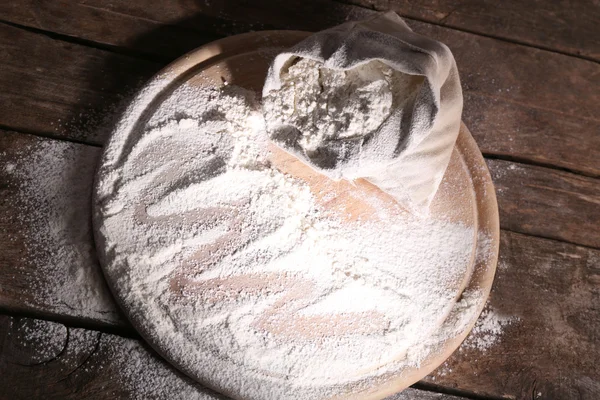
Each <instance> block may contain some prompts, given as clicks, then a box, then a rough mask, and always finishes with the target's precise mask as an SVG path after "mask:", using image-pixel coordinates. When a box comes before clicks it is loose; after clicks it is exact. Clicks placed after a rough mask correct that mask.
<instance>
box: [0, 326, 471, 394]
mask: <svg viewBox="0 0 600 400" xmlns="http://www.w3.org/2000/svg"><path fill="white" fill-rule="evenodd" d="M0 376H2V379H3V381H4V382H10V384H8V385H7V384H2V385H0V398H1V399H61V400H69V399H74V400H75V399H77V400H79V399H108V398H118V399H140V398H143V399H149V398H151V399H205V400H208V399H225V397H223V396H220V395H218V394H216V393H214V392H212V391H210V390H209V389H206V388H203V387H202V386H200V385H198V384H196V383H194V382H192V381H191V380H190V379H189V378H187V377H185V376H183V375H182V374H181V373H179V372H178V371H176V370H174V369H173V368H172V367H171V366H169V365H168V364H167V363H166V362H164V361H163V360H162V359H161V358H160V357H159V356H157V355H156V353H154V352H153V351H152V350H150V349H149V348H148V347H147V346H146V345H145V344H143V343H141V342H140V341H138V340H135V339H128V338H123V337H120V336H116V335H112V334H106V333H102V332H98V331H92V330H86V329H82V328H72V327H68V326H65V325H62V324H59V323H55V322H50V321H44V320H36V319H30V318H14V317H8V316H4V315H0ZM409 399H410V400H460V399H461V397H457V396H449V395H445V394H439V393H430V392H426V391H422V390H416V389H407V390H405V391H404V392H402V393H400V394H397V395H394V396H391V397H389V398H388V399H387V400H409Z"/></svg>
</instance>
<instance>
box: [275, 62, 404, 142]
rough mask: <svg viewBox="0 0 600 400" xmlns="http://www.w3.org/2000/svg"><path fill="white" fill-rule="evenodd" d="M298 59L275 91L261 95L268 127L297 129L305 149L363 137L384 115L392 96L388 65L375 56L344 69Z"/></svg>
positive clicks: (378, 125) (390, 106)
mask: <svg viewBox="0 0 600 400" xmlns="http://www.w3.org/2000/svg"><path fill="white" fill-rule="evenodd" d="M320 65H322V64H321V63H319V62H317V61H313V60H308V59H302V60H300V61H298V62H297V63H296V64H294V65H292V66H290V68H289V69H288V70H287V73H286V75H285V76H284V77H283V78H282V86H281V88H280V89H279V90H278V91H276V92H275V91H274V92H270V93H269V95H267V96H266V97H265V115H266V121H267V123H268V127H267V128H269V131H271V132H273V131H276V130H277V129H278V128H281V127H293V128H295V129H297V130H298V132H297V133H298V134H299V136H300V137H299V140H298V144H299V145H300V146H301V147H302V149H303V150H305V151H307V152H308V153H312V152H316V151H318V150H319V148H321V147H323V146H324V145H325V144H326V142H327V141H329V140H335V139H340V138H342V139H348V138H357V137H364V136H368V135H369V134H371V133H372V132H373V131H375V130H376V129H377V128H379V127H380V126H381V124H382V123H383V121H385V119H386V118H387V117H388V116H389V115H390V112H391V108H392V100H393V94H392V92H393V90H394V88H393V87H392V85H393V82H392V76H393V71H392V69H391V68H390V67H388V66H385V65H384V64H382V63H380V62H378V61H375V62H371V63H368V64H365V65H361V66H359V67H357V68H355V69H352V70H349V71H341V70H333V69H328V68H323V67H320Z"/></svg>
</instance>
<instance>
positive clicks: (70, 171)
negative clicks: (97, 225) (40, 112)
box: [0, 137, 120, 323]
mask: <svg viewBox="0 0 600 400" xmlns="http://www.w3.org/2000/svg"><path fill="white" fill-rule="evenodd" d="M26 138H27V140H28V141H29V142H30V143H31V144H30V145H29V146H23V147H20V149H19V151H20V152H21V153H11V154H8V153H0V165H4V173H5V175H4V176H6V178H7V182H6V185H7V187H9V188H10V189H11V190H14V193H15V196H14V197H12V198H11V205H10V206H11V213H10V215H15V216H16V221H15V226H16V227H18V229H14V230H11V233H10V235H11V236H9V239H10V240H11V241H16V242H17V243H21V242H22V243H23V246H24V248H25V250H26V251H25V252H23V256H22V258H21V259H20V260H19V263H20V265H16V266H13V268H18V267H19V266H22V267H23V270H24V271H25V272H26V273H24V274H19V275H17V278H18V279H22V280H23V281H22V282H21V281H15V283H14V284H13V283H11V285H12V286H14V287H19V286H21V285H26V287H27V294H28V296H26V297H24V301H27V302H28V304H27V305H28V306H33V307H36V308H39V309H42V310H43V311H44V312H50V313H55V314H60V315H63V316H65V315H67V316H71V317H79V318H89V319H92V320H94V321H104V322H109V323H115V322H118V321H120V317H119V315H118V313H117V309H116V307H115V305H114V303H113V301H112V298H111V295H110V293H109V292H108V288H107V287H106V285H105V283H104V278H103V276H102V272H101V271H100V269H99V266H98V262H97V257H96V251H95V249H94V245H93V236H92V228H91V210H90V203H91V192H92V188H91V186H90V179H91V177H92V176H93V174H94V169H95V160H96V158H97V156H98V154H99V149H97V148H93V147H89V146H83V145H79V144H74V143H68V142H61V141H55V140H50V139H39V138H34V137H26ZM6 159H11V160H12V162H11V163H8V162H6V161H5V160H6ZM21 235H22V236H21ZM11 278H12V277H7V278H6V279H11ZM26 299H27V300H26Z"/></svg>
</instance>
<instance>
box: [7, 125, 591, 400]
mask: <svg viewBox="0 0 600 400" xmlns="http://www.w3.org/2000/svg"><path fill="white" fill-rule="evenodd" d="M0 137H1V138H2V139H1V141H0V148H2V149H6V150H4V151H3V157H5V158H3V159H2V160H0V165H1V166H3V168H2V169H0V171H3V172H1V174H2V175H1V176H2V179H0V182H3V183H4V182H6V183H7V184H5V185H3V187H2V192H0V193H1V195H0V206H1V207H3V209H2V211H3V215H13V218H14V219H16V220H18V219H19V218H20V217H19V215H20V211H19V210H18V209H14V208H12V209H11V207H14V204H15V203H14V200H15V199H18V198H20V197H19V195H18V193H16V192H15V190H18V188H15V187H14V186H13V185H14V184H15V183H19V182H20V183H21V184H23V183H24V181H20V180H17V181H15V180H14V178H13V177H12V174H14V170H15V169H14V168H17V167H18V166H20V165H21V166H22V164H20V163H19V160H31V162H35V161H36V160H37V161H38V162H40V161H41V160H43V158H39V156H36V155H35V154H36V153H35V150H36V148H38V147H36V144H37V145H39V143H40V142H51V143H53V146H60V147H64V146H67V147H66V148H75V149H78V150H77V152H86V151H87V149H91V150H92V152H94V153H97V152H98V150H97V149H95V148H92V147H89V146H85V145H80V144H71V143H64V142H61V141H56V140H51V139H42V138H37V137H32V136H28V135H23V134H16V133H7V132H4V133H2V136H0ZM44 150H45V152H46V153H50V154H52V153H54V151H51V150H50V148H48V147H46V148H44ZM67 159H68V160H74V161H77V160H79V161H78V162H79V164H77V167H76V169H77V170H79V171H82V172H83V171H88V172H87V173H88V174H89V175H88V176H83V175H82V177H81V178H80V179H81V180H82V181H86V182H89V186H86V187H87V188H88V190H89V188H90V187H91V178H92V176H91V171H92V170H93V169H92V168H90V167H89V165H90V164H94V162H95V159H94V157H79V158H78V157H73V158H70V157H69V158H67ZM82 160H85V161H82ZM7 165H14V167H13V168H12V171H13V172H10V173H7V168H6V166H7ZM86 165H88V166H86ZM65 167H66V166H65V165H63V166H62V168H65ZM490 168H491V171H492V176H493V177H495V179H496V184H497V185H498V188H499V191H498V199H499V203H500V208H501V210H503V207H507V205H506V204H509V205H510V201H512V200H510V199H517V200H518V199H519V198H524V199H527V198H529V199H533V200H537V202H533V200H531V201H532V202H533V203H532V204H531V205H530V208H527V207H526V206H522V207H523V208H526V209H531V210H536V209H537V210H538V211H539V214H537V215H538V217H537V219H536V224H535V225H538V224H542V223H543V221H544V219H546V218H550V219H551V218H552V217H554V216H555V214H556V213H558V212H561V211H564V210H568V209H569V208H570V207H574V208H572V209H571V211H570V212H572V213H576V211H577V207H581V203H580V201H581V199H580V198H578V197H577V195H578V193H579V192H581V193H589V191H590V190H597V185H595V186H593V187H587V188H585V182H586V181H588V180H589V181H591V183H592V184H595V180H593V179H590V178H582V177H577V176H575V175H573V174H568V173H562V172H557V171H552V170H549V169H546V168H540V167H532V166H526V165H522V164H514V163H510V162H505V161H496V160H493V161H490ZM9 169H11V168H9ZM34 169H35V168H34ZM45 171H46V173H47V174H51V173H52V170H51V169H50V170H45ZM532 171H533V172H532ZM58 172H59V171H55V172H54V173H58ZM544 173H546V174H547V176H548V178H547V179H546V180H544V178H543V175H544ZM508 174H515V176H516V178H513V179H512V182H514V184H513V185H514V186H512V189H508V187H511V185H510V182H511V179H510V178H508V176H509V175H508ZM530 176H531V177H532V178H529V177H530ZM565 176H568V177H569V178H570V179H565ZM46 179H49V175H48V177H47V178H46ZM529 179H532V180H531V181H530V180H529ZM573 179H574V182H576V183H578V184H579V185H580V186H581V187H575V186H573V188H572V189H573V192H571V191H569V190H564V191H563V192H561V193H563V194H561V196H565V197H562V199H563V200H562V201H560V202H557V204H558V205H557V204H555V200H556V195H555V193H554V192H553V191H548V190H546V189H544V190H541V191H539V194H538V195H536V194H535V193H536V190H538V189H539V187H540V186H541V187H542V188H543V185H540V184H539V181H541V182H542V183H543V182H546V183H547V182H554V185H556V186H557V187H561V185H562V187H567V185H575V183H573ZM538 180H539V181H538ZM580 180H581V181H580ZM529 182H531V183H532V184H531V185H529V184H528V183H529ZM581 182H584V183H581ZM505 185H508V186H505ZM582 187H584V189H582ZM518 188H527V190H531V191H532V192H531V193H532V194H530V195H528V196H525V195H523V196H520V195H518V194H511V195H510V196H509V197H508V199H509V200H508V203H507V202H505V201H504V200H503V199H504V198H505V197H504V196H505V193H507V192H510V191H511V190H515V191H516V190H518ZM586 191H587V192H586ZM75 193H76V192H75ZM571 195H572V196H573V197H572V198H571V197H569V196H571ZM85 196H86V195H84V196H82V197H83V198H85ZM543 196H545V197H543ZM587 196H588V197H589V198H591V197H590V196H591V195H589V194H588V195H587ZM565 199H566V200H565ZM88 200H89V199H87V198H85V201H83V200H81V199H79V200H77V199H75V201H74V202H73V203H71V202H69V201H66V204H72V206H73V207H76V204H78V202H79V201H81V202H85V203H86V204H89V203H88ZM79 204H82V203H79ZM548 206H552V207H553V208H552V209H548V211H544V207H548ZM7 207H8V208H7ZM80 207H83V206H80ZM555 208H558V209H555ZM5 210H6V212H4V211H5ZM510 210H511V209H508V211H507V212H506V215H507V216H510V215H512V214H513V212H511V211H510ZM596 210H597V208H596ZM532 212H533V213H535V212H534V211H532ZM590 212H594V209H591V211H590ZM501 213H504V211H501ZM596 214H597V211H596ZM590 215H593V214H590ZM515 218H516V219H520V218H524V217H523V216H522V215H520V214H516V215H515ZM505 219H506V218H505ZM501 221H502V220H501ZM549 225H552V224H551V223H550V224H549ZM21 229H23V227H21V226H19V225H18V224H16V225H15V224H12V223H10V222H8V223H6V224H5V225H3V226H2V235H4V236H3V237H2V239H1V240H0V243H2V246H3V248H7V249H8V250H9V251H6V252H4V254H2V253H0V254H2V257H4V258H3V259H1V260H2V261H1V263H0V282H1V283H2V286H0V288H1V289H2V290H1V291H0V304H3V305H5V306H4V308H5V309H6V310H8V311H23V309H25V311H27V312H29V313H31V314H35V315H43V316H45V315H49V316H50V317H52V318H57V317H58V318H64V317H67V318H70V317H74V316H77V319H78V320H79V319H82V320H85V319H86V318H87V320H88V321H94V322H95V323H96V324H97V326H98V327H103V328H118V327H119V324H120V322H119V317H117V316H115V318H114V319H113V320H107V319H106V318H104V319H103V320H99V319H98V316H97V315H96V314H94V313H93V312H91V311H90V310H89V309H86V308H80V309H78V310H72V309H65V308H64V307H62V304H61V299H60V298H58V299H55V298H50V299H49V300H48V299H47V298H42V299H41V300H40V301H33V300H31V299H34V298H35V297H36V295H38V294H39V290H40V286H39V285H38V286H35V285H33V286H31V283H30V282H31V281H30V280H29V279H31V278H32V277H38V275H42V274H45V273H46V272H45V269H44V266H43V265H39V264H35V263H33V264H29V263H24V264H22V260H23V258H22V256H23V255H24V254H23V252H25V253H26V252H27V250H24V248H23V247H11V246H17V245H14V244H12V240H11V239H10V237H14V236H15V235H20V238H21V239H20V240H23V239H25V237H26V230H21ZM592 233H594V232H593V230H592V232H590V234H592ZM83 238H85V235H84V236H83ZM87 240H91V239H89V238H88V239H87ZM89 245H90V244H89V242H82V243H80V246H81V247H83V248H86V247H87V246H89ZM56 246H60V243H56ZM56 246H54V245H52V244H50V245H49V248H50V249H52V248H54V247H56ZM500 248H501V252H500V263H499V270H498V272H497V277H496V280H495V283H494V288H493V291H492V293H493V294H492V298H491V307H492V309H493V310H494V312H496V313H498V314H500V315H505V316H509V317H516V318H519V320H518V321H517V322H515V323H514V324H511V325H510V326H508V327H506V330H505V332H504V334H503V335H502V336H501V337H500V340H499V341H498V343H497V344H496V345H495V346H494V347H493V348H491V349H489V350H488V352H486V353H481V352H478V349H473V348H471V347H470V346H466V345H465V346H463V347H461V349H462V350H460V351H459V353H455V355H454V356H453V358H451V360H450V361H449V363H448V364H446V365H445V366H443V367H442V368H441V369H440V370H438V374H435V375H434V377H432V378H431V379H435V380H432V382H433V383H436V384H441V385H443V386H445V387H455V388H459V389H461V390H467V391H471V392H474V393H479V394H485V395H494V396H500V395H508V396H513V398H517V399H518V398H522V397H521V396H522V395H523V394H524V393H528V391H530V390H531V389H532V387H533V386H532V385H535V386H536V388H538V389H539V391H540V392H541V393H542V394H543V395H542V397H539V398H547V399H554V398H576V397H573V396H572V395H571V392H569V391H568V390H571V389H569V388H577V387H579V386H581V388H580V390H582V391H583V392H584V393H596V392H594V391H593V390H595V389H594V387H593V386H590V385H592V384H593V383H594V382H598V381H599V380H600V377H599V376H597V374H596V375H595V374H594V371H595V370H594V369H593V368H592V367H593V360H595V359H597V358H598V356H599V355H600V348H599V343H600V342H599V339H598V336H597V332H600V326H599V324H600V320H598V311H597V309H596V308H595V306H594V304H597V303H598V300H600V299H598V295H599V294H600V291H599V289H598V285H599V283H600V280H599V278H598V276H599V275H598V274H600V251H599V250H593V249H587V248H583V247H577V246H574V245H571V244H566V243H560V242H557V241H552V240H544V239H540V238H535V237H531V236H526V235H521V234H516V233H512V232H507V231H504V232H503V233H502V243H501V247H500ZM11 249H12V250H11ZM80 268H88V269H93V268H98V266H97V264H96V263H95V262H94V263H93V265H89V266H85V265H81V266H80ZM76 272H77V269H73V270H66V271H65V274H69V273H71V274H73V273H76ZM84 276H92V275H91V274H84ZM56 284H57V282H56V281H54V280H53V279H48V280H46V281H44V282H43V285H50V286H52V285H56ZM98 285H99V283H98V280H97V279H96V278H90V280H89V281H84V282H81V281H80V282H79V283H78V284H77V285H72V287H71V289H72V292H71V296H74V297H77V296H80V295H81V293H85V292H86V290H89V288H90V287H91V288H93V287H97V286H98ZM85 288H88V289H85ZM59 289H60V288H56V289H51V290H50V292H51V293H54V292H57V293H64V292H62V290H59ZM97 292H98V293H100V294H99V295H100V296H105V297H106V301H107V302H110V296H109V295H108V294H107V292H106V291H102V290H97ZM102 293H104V294H102ZM22 298H25V299H30V300H28V301H27V302H23V301H22V300H20V299H22ZM62 300H63V301H64V299H62ZM23 303H25V304H23ZM100 303H101V304H102V303H104V302H100ZM13 306H14V307H17V309H16V310H14V309H13V308H12V307H13ZM19 307H20V308H19ZM61 307H62V308H61ZM49 310H50V312H49ZM57 310H58V311H57ZM541 337H543V340H540V338H541ZM467 344H468V341H467ZM463 354H464V356H463ZM523 354H527V357H523ZM455 359H456V360H455ZM557 360H560V362H558V361H557ZM551 361H552V362H551ZM450 370H452V371H453V372H452V373H449V371H450ZM585 377H587V378H585ZM580 381H581V382H580ZM573 390H574V389H573ZM586 391H587V392H586ZM546 393H548V395H546ZM559 394H560V395H564V397H560V396H558V395H559ZM557 396H558V397H557ZM569 396H571V397H569ZM584 398H585V397H584ZM588 398H592V397H588Z"/></svg>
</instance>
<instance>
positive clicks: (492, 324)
mask: <svg viewBox="0 0 600 400" xmlns="http://www.w3.org/2000/svg"><path fill="white" fill-rule="evenodd" d="M518 321H519V318H518V317H514V316H503V315H500V314H498V313H497V312H496V311H494V310H493V309H492V308H490V307H489V306H487V307H486V308H485V309H484V310H483V312H482V313H481V315H480V317H479V319H478V320H477V323H476V324H475V327H474V328H473V330H472V331H471V333H470V334H469V337H468V338H467V340H465V341H464V343H463V345H462V347H464V348H467V349H477V350H480V351H483V352H485V351H486V350H488V349H489V348H490V347H492V346H493V345H494V344H496V343H497V342H498V341H499V340H500V338H501V337H502V332H503V331H504V329H505V328H506V327H507V326H509V325H512V324H514V323H515V322H518Z"/></svg>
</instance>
